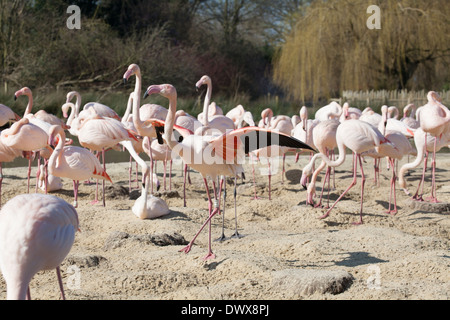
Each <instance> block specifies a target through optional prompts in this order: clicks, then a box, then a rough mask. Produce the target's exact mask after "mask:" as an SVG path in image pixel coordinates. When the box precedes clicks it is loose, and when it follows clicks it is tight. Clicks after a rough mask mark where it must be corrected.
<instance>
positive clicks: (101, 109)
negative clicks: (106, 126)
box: [66, 91, 121, 121]
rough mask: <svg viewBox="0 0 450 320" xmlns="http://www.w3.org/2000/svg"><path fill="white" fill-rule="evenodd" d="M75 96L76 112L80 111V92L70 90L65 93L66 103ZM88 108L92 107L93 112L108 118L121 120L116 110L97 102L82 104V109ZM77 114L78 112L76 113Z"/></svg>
mask: <svg viewBox="0 0 450 320" xmlns="http://www.w3.org/2000/svg"><path fill="white" fill-rule="evenodd" d="M74 97H75V98H76V100H75V105H76V106H77V110H78V112H80V113H81V112H82V110H80V108H81V94H80V93H79V92H77V91H71V92H69V93H68V94H67V99H66V103H68V102H71V101H72V100H73V98H74ZM89 108H93V109H94V110H95V112H96V113H97V114H98V115H100V116H103V117H108V118H113V119H116V120H118V121H120V120H121V118H120V117H119V115H118V114H117V112H116V111H114V110H113V109H111V108H110V107H108V106H106V105H104V104H102V103H99V102H88V103H86V104H85V105H84V106H83V110H88V109H89ZM77 115H78V114H77Z"/></svg>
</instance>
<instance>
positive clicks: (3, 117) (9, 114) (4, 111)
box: [0, 103, 20, 127]
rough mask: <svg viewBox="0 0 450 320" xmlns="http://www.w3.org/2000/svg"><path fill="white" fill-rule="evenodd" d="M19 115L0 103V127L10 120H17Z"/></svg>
mask: <svg viewBox="0 0 450 320" xmlns="http://www.w3.org/2000/svg"><path fill="white" fill-rule="evenodd" d="M19 120H20V116H19V115H18V114H17V113H15V112H14V111H12V110H11V108H10V107H7V106H5V105H4V104H1V103H0V127H3V126H4V125H5V124H7V123H8V122H10V121H19Z"/></svg>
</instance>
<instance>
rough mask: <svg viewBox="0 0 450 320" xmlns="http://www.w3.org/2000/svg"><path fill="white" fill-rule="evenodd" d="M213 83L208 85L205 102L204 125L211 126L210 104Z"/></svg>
mask: <svg viewBox="0 0 450 320" xmlns="http://www.w3.org/2000/svg"><path fill="white" fill-rule="evenodd" d="M211 87H212V85H211V83H209V82H208V83H207V89H206V95H205V101H204V102H203V125H204V126H208V125H209V102H210V101H211V94H212V93H211V92H212V88H211Z"/></svg>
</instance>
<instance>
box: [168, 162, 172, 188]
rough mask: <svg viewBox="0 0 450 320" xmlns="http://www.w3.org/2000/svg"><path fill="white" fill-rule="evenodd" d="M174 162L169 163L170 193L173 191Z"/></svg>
mask: <svg viewBox="0 0 450 320" xmlns="http://www.w3.org/2000/svg"><path fill="white" fill-rule="evenodd" d="M172 161H173V160H170V161H169V191H172Z"/></svg>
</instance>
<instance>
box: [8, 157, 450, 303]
mask: <svg viewBox="0 0 450 320" xmlns="http://www.w3.org/2000/svg"><path fill="white" fill-rule="evenodd" d="M406 161H407V159H404V160H403V161H401V163H400V165H401V164H403V163H405V162H406ZM411 161H412V159H411ZM306 163H307V156H306V155H305V156H302V157H301V158H300V160H299V163H297V164H295V163H294V158H293V156H289V157H288V160H287V164H286V169H287V171H286V175H285V176H286V178H285V181H284V184H282V183H281V172H278V173H276V174H275V175H274V176H273V183H272V188H273V189H272V200H269V199H268V189H267V182H268V180H267V176H264V175H261V174H260V173H261V172H263V171H264V170H265V169H266V166H265V165H263V164H257V165H256V172H257V176H256V179H257V192H258V195H259V196H260V197H261V199H260V200H252V199H251V198H252V195H253V184H252V174H251V166H246V175H247V176H246V182H245V184H242V181H241V180H239V181H238V196H237V203H238V206H237V212H238V221H237V222H238V228H239V233H240V234H241V235H242V236H243V237H242V238H240V239H235V238H233V239H230V238H229V236H230V235H231V234H232V233H233V232H234V226H235V219H234V204H233V183H232V181H229V184H228V186H227V201H226V212H225V235H226V236H227V237H228V238H227V239H226V240H225V241H222V242H213V251H214V253H215V255H216V258H215V259H212V260H208V261H204V260H203V257H204V256H205V255H206V253H207V246H208V232H207V229H205V230H204V231H203V232H202V233H201V234H200V236H199V237H198V239H197V241H196V242H195V245H194V246H193V247H192V251H191V252H190V253H188V254H185V253H181V252H179V250H180V249H181V248H183V247H184V245H181V244H178V245H177V244H175V245H166V246H161V245H158V243H156V242H155V241H151V239H153V238H152V236H157V235H161V234H167V235H169V236H178V237H181V238H184V239H185V240H187V241H190V240H191V239H192V237H193V236H194V234H195V233H196V231H197V230H198V229H199V227H200V226H201V224H202V223H203V222H204V221H205V219H206V218H207V215H208V211H207V208H208V206H207V201H206V194H205V190H204V187H203V182H202V180H201V177H200V175H199V174H198V173H196V172H193V171H192V172H191V179H192V184H191V185H188V187H187V197H188V200H187V207H183V199H182V197H173V198H168V197H165V196H164V199H165V200H166V201H167V204H168V205H169V207H170V209H171V213H170V214H168V215H166V216H164V217H162V218H158V219H153V220H140V219H139V218H137V217H136V216H135V215H134V214H133V213H132V211H131V207H132V206H133V203H134V200H129V199H128V198H127V197H126V196H125V197H124V198H122V199H115V200H113V199H110V198H108V199H107V200H106V207H103V206H101V205H99V204H96V205H92V204H91V201H92V200H93V199H94V194H95V192H94V190H95V185H80V201H79V207H78V209H77V211H78V214H79V219H80V224H81V232H79V233H77V235H76V239H75V243H74V246H73V248H72V250H71V252H70V254H69V256H68V257H67V259H66V260H65V261H64V263H63V265H62V266H61V269H62V273H63V278H64V285H65V290H66V298H67V299H70V300H86V299H89V300H90V299H93V300H106V299H108V300H110V299H120V300H129V299H137V300H142V299H177V300H178V299H180V300H184V299H187V300H200V299H202V300H205V299H206V300H209V299H224V300H227V299H231V300H235V299H245V300H246V299H255V300H263V299H264V300H269V299H275V300H279V299H283V300H296V299H346V300H353V299H358V300H359V299H440V300H446V299H449V296H450V274H449V270H450V269H449V267H450V252H449V243H450V242H449V234H450V219H449V213H448V209H445V210H440V211H443V212H440V211H439V209H440V207H435V206H428V207H425V208H422V207H418V206H416V205H415V203H414V202H412V201H411V200H410V197H408V196H406V195H405V194H404V193H403V191H401V190H398V191H397V201H398V205H399V212H398V214H397V215H395V216H391V215H388V214H386V213H385V211H386V210H387V206H388V195H389V179H390V177H391V172H390V171H388V170H387V168H386V164H385V162H384V161H383V162H382V167H381V182H380V186H375V185H374V183H373V177H374V175H373V165H372V164H373V160H372V159H367V163H366V164H365V173H366V175H367V181H366V189H365V194H364V210H363V212H364V216H363V219H364V224H363V225H359V226H356V225H353V224H352V222H355V221H357V220H358V214H359V200H360V182H361V179H360V178H358V183H357V185H356V186H355V187H354V188H353V189H352V190H351V191H350V192H349V193H348V194H347V196H345V197H344V198H343V200H342V201H341V202H339V203H338V204H337V206H336V207H335V208H334V209H333V211H332V212H331V214H330V216H329V217H328V218H326V219H319V216H320V215H322V214H323V213H324V212H325V209H320V208H312V207H311V206H306V205H305V200H306V191H305V190H303V188H302V187H301V186H300V185H299V183H298V182H299V179H300V174H301V169H302V167H303V166H304V165H305V164H306ZM437 163H438V167H439V168H438V172H437V196H438V199H439V200H440V201H441V202H442V203H444V204H446V203H449V202H450V184H449V180H450V172H449V171H448V168H449V167H450V158H449V157H448V155H447V154H439V155H438V161H437ZM128 165H129V164H128V163H116V164H108V166H107V170H108V173H109V175H110V176H111V178H112V180H113V181H114V183H115V184H116V185H122V186H124V187H126V188H128ZM350 168H351V157H347V159H346V161H345V164H344V165H343V166H342V167H339V168H337V170H336V175H335V185H336V189H335V190H332V191H331V194H330V197H331V200H330V204H332V203H333V202H334V200H335V199H337V197H338V196H339V195H340V194H341V192H342V191H343V190H344V189H345V188H346V187H347V186H348V185H349V184H350V181H351V178H352V176H351V173H350V171H349V170H350ZM180 169H181V164H180V163H179V162H175V163H174V165H173V178H172V189H173V190H176V191H178V192H179V195H181V196H182V181H183V178H182V173H181V170H180ZM158 170H159V176H160V179H161V182H162V176H161V174H160V172H161V171H162V165H161V164H160V165H159V169H158ZM34 172H35V169H33V173H34ZM421 172H422V166H420V167H418V168H417V169H415V170H413V171H410V173H411V175H409V176H408V177H407V180H408V183H409V187H410V189H411V191H413V192H415V190H416V186H417V183H418V179H419V177H420V175H421ZM3 174H4V180H3V187H2V200H3V203H5V202H6V201H7V200H8V199H11V198H12V197H13V196H15V195H17V194H21V193H26V192H27V190H26V168H7V169H4V170H3ZM34 182H35V180H34V179H32V186H33V188H32V189H33V190H34ZM108 185H110V184H109V183H108V184H107V186H108ZM321 187H322V182H321V181H319V182H318V184H317V192H318V194H320V191H321ZM429 191H430V176H429V174H428V175H427V180H426V183H425V195H429ZM39 192H42V191H39ZM53 194H54V195H56V196H59V197H61V198H63V199H65V200H66V201H68V202H69V203H72V200H73V191H72V181H70V180H64V187H63V189H62V190H60V191H57V192H54V193H53ZM441 207H442V204H441ZM446 210H447V211H446ZM221 226H222V216H216V217H214V219H213V223H212V237H213V238H214V239H215V238H217V237H218V236H219V235H220V234H221ZM117 235H121V237H117ZM114 236H116V238H114ZM304 271H311V272H312V271H317V272H328V271H329V272H338V273H339V272H343V273H345V274H347V275H350V277H351V279H352V280H351V281H350V283H349V284H347V285H346V286H345V288H343V289H342V290H340V291H339V293H336V292H334V293H333V292H327V291H326V290H322V289H320V288H319V289H317V288H314V286H311V285H310V287H309V289H308V290H305V289H304V287H298V283H299V282H301V281H298V280H299V279H301V278H302V275H303V274H304V273H302V272H304ZM305 277H306V276H305ZM291 280H292V281H291ZM294 280H295V281H294ZM30 288H31V295H32V298H33V299H49V300H56V299H59V289H58V286H57V281H56V275H55V272H54V271H53V270H52V271H43V272H40V273H38V274H37V275H36V276H35V277H34V278H33V280H32V282H31V285H30ZM5 297H6V286H5V283H4V280H3V278H2V279H1V280H0V298H1V299H4V298H5Z"/></svg>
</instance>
